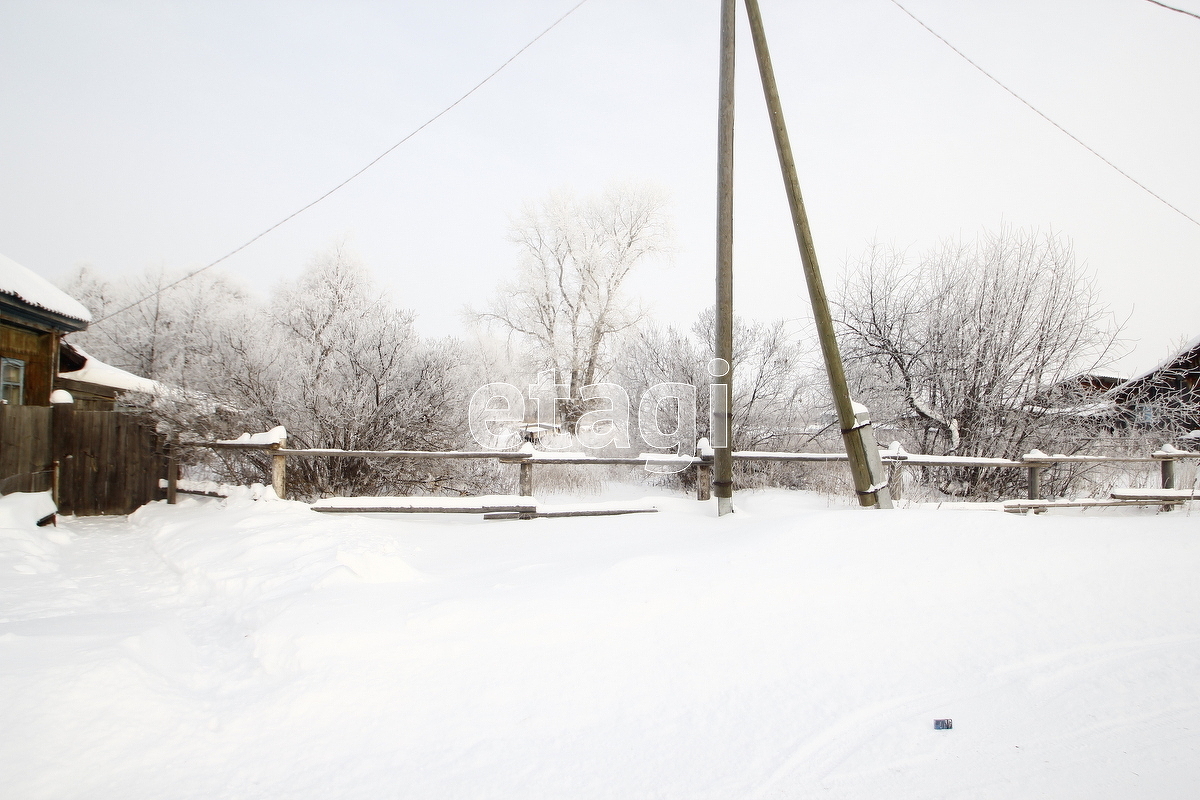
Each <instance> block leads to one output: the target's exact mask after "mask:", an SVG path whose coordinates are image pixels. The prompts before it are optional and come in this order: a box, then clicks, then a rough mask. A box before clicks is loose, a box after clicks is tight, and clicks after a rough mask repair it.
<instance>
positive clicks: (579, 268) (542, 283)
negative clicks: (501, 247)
mask: <svg viewBox="0 0 1200 800" xmlns="http://www.w3.org/2000/svg"><path fill="white" fill-rule="evenodd" d="M670 237H671V234H670V225H669V222H668V219H667V215H666V211H665V199H664V197H663V196H662V195H661V194H660V193H659V192H656V191H654V190H651V189H647V188H644V187H632V186H619V187H612V188H610V189H608V190H607V191H605V192H604V193H603V194H601V195H600V196H598V197H591V198H587V199H580V198H577V197H575V196H574V195H572V194H570V193H567V192H559V193H556V194H553V195H551V196H550V198H548V199H547V200H545V201H544V202H542V203H541V204H538V205H534V204H529V205H527V206H526V207H525V208H524V209H523V210H522V211H521V213H520V214H519V215H518V216H517V217H516V218H515V219H514V220H513V223H512V229H511V232H510V238H511V240H512V241H513V242H514V243H515V244H516V245H517V247H518V250H519V260H518V264H517V274H516V276H515V277H513V278H512V279H511V280H509V281H506V282H505V283H503V284H502V285H501V286H500V288H499V290H498V291H497V292H496V294H495V295H494V297H493V298H492V300H491V303H490V306H489V308H488V309H487V310H485V311H481V312H472V315H473V316H474V317H475V318H476V319H479V320H481V321H484V322H491V323H495V324H496V325H497V326H498V327H499V328H500V329H501V330H504V331H507V332H509V333H511V334H515V335H516V336H517V337H519V339H520V340H521V341H522V342H523V344H525V345H526V346H527V347H528V349H529V355H530V358H531V360H532V362H533V366H534V368H535V369H536V370H537V371H542V370H551V371H553V373H554V379H555V382H556V383H559V384H562V385H565V386H566V387H567V391H566V393H567V395H568V398H569V399H567V400H566V401H565V402H564V403H563V408H562V412H563V416H564V418H565V419H566V421H567V422H568V423H569V424H570V423H573V422H574V421H575V420H577V419H578V418H579V416H580V414H581V413H582V404H581V401H580V398H581V390H582V389H583V387H584V386H587V385H589V384H592V383H596V382H598V381H599V380H601V379H602V378H603V376H604V375H605V374H606V372H607V371H608V370H609V368H610V367H611V364H612V360H611V356H612V348H613V344H614V340H615V338H616V337H617V335H618V334H620V333H622V332H624V331H627V330H629V329H630V328H631V327H632V326H634V325H636V324H637V323H638V322H639V321H640V320H641V319H642V318H643V317H644V312H643V310H642V308H641V307H640V306H639V305H638V304H637V303H635V302H633V301H631V300H630V298H629V297H628V296H627V295H626V294H625V293H624V291H623V289H624V286H625V283H626V281H627V280H628V278H629V276H630V274H631V273H632V271H633V270H634V268H635V267H637V266H638V265H639V264H641V263H642V262H643V261H645V260H647V259H649V258H651V257H654V256H658V255H662V254H664V253H666V252H667V250H668V248H669V244H670Z"/></svg>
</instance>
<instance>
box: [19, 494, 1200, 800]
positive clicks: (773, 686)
mask: <svg viewBox="0 0 1200 800" xmlns="http://www.w3.org/2000/svg"><path fill="white" fill-rule="evenodd" d="M654 504H655V505H657V506H658V507H659V508H660V512H659V513H658V514H653V515H633V516H628V517H603V518H577V519H553V520H551V519H541V520H529V521H511V522H494V521H489V522H485V521H483V520H482V519H479V518H477V517H464V516H463V515H448V516H446V517H428V516H412V515H403V516H402V517H401V516H398V517H385V516H382V515H379V516H360V515H345V514H343V515H322V514H317V513H314V512H312V511H310V510H309V509H308V508H307V507H305V506H303V505H301V504H298V503H291V502H283V501H261V502H253V501H251V500H249V499H247V498H233V499H230V500H228V501H197V500H192V499H188V500H185V501H183V502H181V504H180V505H178V506H174V507H171V506H166V505H164V504H154V505H151V506H147V507H145V508H143V509H142V510H140V511H139V512H138V513H137V514H135V515H133V516H132V517H131V518H130V520H129V522H128V523H125V522H124V521H122V520H120V519H115V518H113V519H97V520H76V521H74V522H70V523H67V524H65V525H64V526H63V527H62V528H59V529H58V531H57V532H55V531H54V530H53V529H36V528H32V529H22V530H21V536H23V537H26V538H28V537H33V541H37V540H38V537H43V538H44V539H45V542H46V543H45V545H44V546H43V547H41V549H38V548H32V549H38V552H36V553H34V552H27V553H23V554H22V553H16V551H12V550H3V551H0V555H2V557H3V560H0V602H2V605H0V620H4V621H3V622H0V709H3V717H4V719H5V725H4V728H5V733H4V735H3V737H2V738H0V771H2V772H3V774H4V775H5V776H6V783H7V784H8V786H9V789H8V790H7V791H11V792H12V794H11V796H13V797H21V798H41V797H45V798H51V797H53V798H76V797H77V798H85V797H86V798H108V797H112V798H141V797H145V798H214V797H238V798H259V797H262V798H267V797H289V798H291V797H300V798H308V797H312V798H330V797H346V798H359V797H361V798H381V797H420V798H443V797H444V798H464V797H478V798H509V797H521V798H531V797H536V798H540V797H545V798H551V797H553V798H563V797H572V798H576V797H597V798H601V797H603V798H608V797H612V798H640V797H663V798H673V797H679V798H696V797H699V798H775V797H780V798H783V797H796V798H802V797H804V798H806V797H813V796H828V797H847V798H860V797H861V798H868V797H870V798H877V797H889V798H894V797H900V798H930V797H956V798H957V797H989V798H991V797H1000V798H1003V797H1014V798H1015V797H1020V798H1030V797H1055V798H1064V797H1065V798H1069V797H1080V798H1083V797H1087V798H1105V797H1113V798H1117V797H1122V798H1127V797H1136V796H1156V797H1187V796H1189V794H1190V793H1191V792H1192V791H1193V787H1195V786H1196V785H1200V692H1198V691H1197V689H1196V686H1197V684H1198V681H1197V676H1200V617H1198V611H1197V609H1198V608H1200V603H1198V601H1200V587H1198V586H1197V581H1196V580H1195V576H1196V575H1197V574H1198V567H1200V542H1198V540H1197V534H1198V533H1200V530H1198V525H1197V521H1196V519H1195V517H1193V516H1190V515H1188V514H1186V513H1179V512H1173V513H1171V514H1160V515H1154V514H1153V513H1149V512H1148V513H1144V514H1136V513H1135V514H1129V513H1125V514H1122V515H1109V514H1097V513H1092V514H1089V515H1082V514H1080V515H1047V516H1040V517H1032V516H1031V517H1017V516H1013V515H1007V514H1000V513H983V512H949V511H933V510H905V511H898V512H891V513H888V512H877V511H865V510H858V509H852V508H842V507H830V506H829V505H828V504H827V503H826V502H825V501H824V500H823V499H821V498H819V497H817V496H815V495H809V494H805V493H792V492H784V491H770V492H760V493H747V494H743V495H741V496H740V497H739V513H738V514H736V515H734V516H733V517H732V518H725V519H720V520H718V519H716V518H715V517H714V516H713V515H712V508H711V507H709V506H708V504H701V503H698V502H696V501H695V500H689V499H685V498H679V497H655V498H654ZM68 530H69V531H71V533H67V531H68ZM0 533H3V534H5V535H6V536H7V533H8V531H7V530H5V531H0ZM55 536H57V537H59V539H58V540H57V541H55V540H53V539H51V538H49V537H55ZM9 538H11V537H9ZM8 540H9V539H8V538H4V539H0V541H8ZM35 561H36V563H38V564H39V565H40V566H39V567H38V568H37V569H36V570H34V571H32V572H29V571H20V570H17V569H15V567H17V566H20V565H21V564H22V563H34V562H35ZM939 717H951V718H953V719H954V729H953V730H950V731H934V730H933V720H934V718H939Z"/></svg>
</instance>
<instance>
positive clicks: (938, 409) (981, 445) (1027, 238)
mask: <svg viewBox="0 0 1200 800" xmlns="http://www.w3.org/2000/svg"><path fill="white" fill-rule="evenodd" d="M838 305H839V308H840V323H841V328H842V337H843V354H844V356H845V358H846V360H847V362H848V364H849V365H851V366H852V371H853V372H854V374H855V375H856V377H857V382H858V384H859V387H858V388H859V391H860V393H861V394H862V395H864V397H865V398H866V399H868V401H869V402H870V403H871V404H872V407H873V408H874V409H875V410H876V414H875V416H876V417H877V422H885V423H888V424H891V425H894V426H896V428H897V429H898V430H900V431H902V432H903V434H904V435H905V436H906V438H907V439H908V440H909V441H908V444H909V446H912V447H915V448H917V449H918V450H919V451H920V452H925V453H936V454H956V455H967V456H1008V457H1013V456H1018V455H1020V454H1021V453H1022V452H1025V451H1027V450H1028V449H1031V448H1035V447H1041V448H1045V447H1054V448H1056V449H1060V450H1062V451H1064V452H1073V451H1075V450H1077V449H1078V448H1080V447H1081V446H1083V444H1085V443H1086V442H1087V441H1088V440H1089V439H1090V438H1091V436H1092V435H1094V425H1091V423H1090V422H1089V421H1088V420H1087V419H1086V417H1085V416H1084V415H1081V414H1075V413H1071V412H1072V410H1073V409H1072V408H1071V407H1063V406H1062V405H1061V404H1060V405H1059V407H1048V404H1047V403H1045V402H1039V398H1042V397H1044V396H1046V393H1047V392H1048V391H1050V390H1051V389H1052V388H1053V387H1061V386H1064V385H1069V384H1070V381H1071V379H1072V378H1073V376H1077V375H1079V374H1081V373H1086V372H1088V371H1090V370H1093V369H1095V368H1096V367H1098V366H1101V365H1103V364H1105V363H1107V362H1108V361H1110V360H1111V359H1112V358H1113V357H1114V345H1115V343H1116V341H1117V335H1118V333H1119V326H1118V325H1117V324H1115V322H1114V320H1113V318H1112V315H1111V314H1110V313H1109V311H1108V309H1107V308H1106V307H1105V306H1104V305H1103V304H1102V303H1101V302H1100V300H1099V297H1098V294H1097V291H1096V288H1095V284H1094V282H1093V280H1092V278H1091V277H1090V276H1089V275H1088V274H1087V273H1086V272H1085V271H1084V270H1083V269H1081V268H1080V267H1079V266H1077V265H1076V263H1075V256H1074V253H1073V251H1072V248H1071V245H1070V243H1069V242H1068V241H1066V240H1065V239H1063V238H1062V237H1059V236H1056V235H1053V234H1046V235H1041V234H1039V233H1038V232H1036V231H1017V230H1012V229H1010V228H1002V229H1001V230H1000V231H998V232H995V233H986V234H984V235H982V236H981V237H979V238H978V239H977V240H975V241H973V242H947V243H945V244H943V245H942V246H941V247H939V248H937V249H935V250H933V251H931V252H929V253H926V254H925V255H924V256H922V257H921V258H920V259H919V260H917V261H915V262H913V261H910V260H909V259H908V258H907V256H906V254H904V253H900V252H896V251H893V250H889V249H887V248H884V247H882V246H879V245H873V246H872V247H871V248H870V249H868V250H867V252H866V253H865V254H864V256H863V257H862V258H861V259H860V260H859V262H858V263H857V264H856V265H854V266H853V267H852V268H851V269H850V270H849V272H848V274H847V277H846V279H845V282H844V283H843V285H842V287H841V291H840V297H839V302H838ZM1086 401H1087V398H1084V397H1082V396H1077V397H1076V398H1075V399H1074V400H1073V401H1072V404H1073V405H1074V406H1075V407H1076V408H1078V407H1081V406H1082V405H1083V404H1084V403H1085V402H1086ZM889 410H890V412H891V417H892V419H891V420H887V419H886V417H887V416H888V413H887V412H888V411H889ZM1001 474H1002V473H997V475H990V474H988V473H971V474H970V475H964V474H961V473H956V474H955V476H954V477H953V479H952V480H951V481H949V482H948V483H947V488H950V489H954V490H956V491H972V492H973V491H977V490H984V491H991V490H996V489H998V487H997V486H996V481H998V480H1001V478H1000V477H998V476H999V475H1001ZM1009 477H1010V478H1011V477H1012V476H1009ZM950 484H954V485H953V486H951V485H950Z"/></svg>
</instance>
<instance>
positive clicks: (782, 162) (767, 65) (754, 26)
mask: <svg viewBox="0 0 1200 800" xmlns="http://www.w3.org/2000/svg"><path fill="white" fill-rule="evenodd" d="M746 13H747V15H748V16H749V18H750V35H751V37H752V38H753V41H754V52H755V55H756V56H757V57H758V72H759V76H760V77H761V78H762V86H763V94H764V95H765V97H766V100H767V111H768V113H769V114H770V116H771V132H772V133H773V134H774V136H775V149H776V151H777V152H778V154H779V168H780V170H781V171H782V172H783V183H784V186H785V188H786V189H787V196H788V204H789V205H790V206H791V210H792V224H793V226H794V227H795V229H796V242H797V244H799V245H800V261H801V263H802V264H803V265H804V279H805V282H806V283H807V284H808V297H809V300H810V302H811V303H812V309H813V319H814V321H815V322H816V326H817V336H818V338H819V340H820V343H821V356H822V357H823V358H824V360H825V371H826V373H827V374H828V375H829V387H830V389H831V391H832V393H833V402H834V406H835V407H836V408H837V415H838V422H839V423H840V425H841V430H842V439H843V441H844V442H845V443H846V455H847V456H848V457H849V460H850V471H851V473H852V474H853V476H854V489H855V492H856V493H857V495H858V502H859V503H860V504H861V505H864V506H876V507H878V508H891V507H892V497H891V493H890V492H889V491H888V487H887V480H886V478H884V473H883V462H882V460H881V459H880V457H879V447H878V446H877V445H876V444H875V434H874V433H873V432H872V430H871V418H870V415H869V413H868V411H867V409H866V408H865V407H863V406H858V408H857V409H856V408H855V404H854V403H853V402H852V401H851V399H850V388H849V386H848V385H847V383H846V372H845V370H844V369H843V367H842V355H841V353H840V352H839V350H838V344H837V337H836V336H835V335H834V330H833V317H832V316H831V315H830V313H829V300H828V298H827V297H826V296H825V284H824V282H823V281H822V280H821V270H820V267H819V266H818V265H817V251H816V248H815V247H813V240H812V231H811V230H810V229H809V227H808V214H807V213H806V212H805V210H804V198H803V196H801V194H800V181H799V179H798V178H797V177H796V161H795V159H794V158H793V157H792V145H791V142H790V140H789V139H788V133H787V125H786V123H785V122H784V119H783V106H782V105H781V104H780V102H779V89H778V87H777V86H776V84H775V69H774V67H772V66H771V54H770V52H769V51H768V50H767V37H766V33H765V32H764V31H763V22H762V15H761V14H760V13H759V10H758V0H746ZM724 25H725V23H724V20H722V31H724ZM730 36H731V37H732V33H731V34H730ZM730 50H731V55H732V46H731V47H730ZM721 55H722V73H721V75H722V80H724V74H725V73H724V60H723V59H724V55H725V51H724V49H722V51H721ZM732 72H733V68H732V67H730V75H731V76H732ZM723 87H724V83H722V88H723ZM732 91H733V90H732V87H731V88H730V96H731V98H732ZM729 105H730V110H731V111H732V106H733V102H732V99H731V100H730V103H729ZM721 108H722V110H724V104H722V106H721ZM729 124H730V127H731V130H732V125H733V123H732V120H731V121H730V123H729ZM730 139H731V141H732V135H731V136H730ZM731 166H732V165H731ZM722 174H724V173H722ZM717 276H718V277H717V282H718V286H719V285H720V280H721V278H720V270H719V267H718V272H717ZM718 297H719V294H718ZM718 302H719V301H718ZM717 319H718V320H720V319H721V313H720V306H719V305H718V314H717ZM718 325H719V323H718ZM718 330H720V328H719V327H718ZM718 341H720V339H719V337H718ZM716 453H717V456H716V457H717V459H719V458H720V451H719V450H718V451H716ZM720 463H721V462H720V461H719V460H718V461H717V462H716V464H717V465H718V470H719V468H720V467H719V465H720ZM717 474H718V476H719V475H720V472H719V471H718V473H717ZM718 480H720V478H719V477H718ZM717 496H718V497H719V496H720V494H719V493H718V495H717Z"/></svg>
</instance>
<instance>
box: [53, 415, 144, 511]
mask: <svg viewBox="0 0 1200 800" xmlns="http://www.w3.org/2000/svg"><path fill="white" fill-rule="evenodd" d="M53 427H54V455H55V458H56V459H57V460H58V510H59V512H60V513H62V514H77V515H79V516H86V515H95V514H129V513H132V512H133V511H134V510H136V509H137V508H139V507H141V506H143V505H145V504H146V503H149V502H150V501H152V500H158V499H161V498H162V497H163V496H164V495H163V490H162V489H160V488H159V485H158V484H159V479H160V478H165V477H166V476H167V466H166V457H165V456H164V454H163V445H164V443H165V442H164V439H163V437H162V436H160V435H159V434H158V433H156V432H155V430H154V428H153V427H151V426H150V425H147V424H146V423H144V422H143V421H142V420H140V419H139V418H137V417H135V416H133V415H132V414H125V413H122V412H120V411H76V410H75V409H74V408H72V407H71V406H69V405H60V406H55V407H54V426H53Z"/></svg>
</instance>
